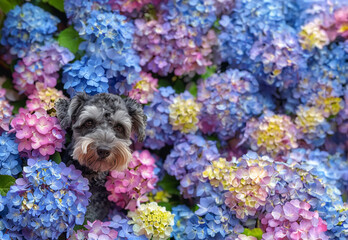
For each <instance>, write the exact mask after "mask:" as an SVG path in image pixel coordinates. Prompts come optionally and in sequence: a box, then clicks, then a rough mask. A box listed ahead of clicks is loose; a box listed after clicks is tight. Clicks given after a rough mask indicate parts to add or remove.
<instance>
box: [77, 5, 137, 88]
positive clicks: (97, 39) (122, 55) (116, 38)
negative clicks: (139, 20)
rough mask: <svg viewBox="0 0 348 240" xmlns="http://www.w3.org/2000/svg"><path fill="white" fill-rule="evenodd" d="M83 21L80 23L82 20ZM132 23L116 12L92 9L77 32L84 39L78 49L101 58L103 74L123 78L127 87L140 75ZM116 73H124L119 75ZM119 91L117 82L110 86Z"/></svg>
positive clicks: (108, 76)
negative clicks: (133, 43) (134, 47)
mask: <svg viewBox="0 0 348 240" xmlns="http://www.w3.org/2000/svg"><path fill="white" fill-rule="evenodd" d="M81 23H83V22H81ZM133 32H134V25H133V24H132V23H131V22H129V21H127V18H126V17H125V16H123V15H120V14H118V13H117V12H112V13H111V12H102V11H92V12H91V15H90V16H89V18H88V19H87V21H86V23H83V24H82V27H81V29H80V31H79V34H80V36H81V37H82V38H83V39H85V40H86V41H85V42H82V43H81V44H80V47H79V48H80V49H81V50H85V51H86V54H87V55H90V56H95V57H98V58H101V59H102V62H103V68H104V69H105V76H106V77H107V78H108V79H110V78H113V77H114V78H117V80H123V81H124V80H126V83H127V84H128V86H129V88H130V87H131V84H132V83H133V82H134V81H135V80H137V79H138V78H139V72H140V70H141V69H140V66H139V61H140V59H139V56H138V55H137V54H136V52H135V51H134V49H133V48H132V42H133ZM119 76H123V79H122V78H119ZM111 87H113V88H114V89H115V91H116V92H117V93H118V94H125V93H126V92H124V91H120V90H119V88H118V86H117V85H112V86H111Z"/></svg>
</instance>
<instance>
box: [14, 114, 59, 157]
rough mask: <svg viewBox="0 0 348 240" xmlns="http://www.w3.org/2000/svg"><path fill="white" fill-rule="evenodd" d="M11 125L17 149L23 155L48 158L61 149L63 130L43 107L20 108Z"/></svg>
mask: <svg viewBox="0 0 348 240" xmlns="http://www.w3.org/2000/svg"><path fill="white" fill-rule="evenodd" d="M11 126H12V127H13V129H12V130H11V131H14V132H15V133H16V142H17V143H18V151H19V152H20V154H21V156H23V157H39V158H40V157H43V158H45V159H48V158H49V156H50V155H53V154H54V152H55V151H58V152H61V151H62V148H63V144H64V142H65V132H64V131H63V130H62V128H61V126H60V125H59V123H58V119H57V118H55V117H50V116H49V115H48V114H47V112H46V110H45V109H43V108H40V109H38V110H36V111H35V112H30V111H29V110H28V109H24V108H20V109H19V113H18V114H17V115H16V116H15V118H14V119H13V120H12V122H11Z"/></svg>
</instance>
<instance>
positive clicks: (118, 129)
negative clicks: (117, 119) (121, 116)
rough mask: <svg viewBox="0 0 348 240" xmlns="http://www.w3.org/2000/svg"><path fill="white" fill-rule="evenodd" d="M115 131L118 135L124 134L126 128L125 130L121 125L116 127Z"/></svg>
mask: <svg viewBox="0 0 348 240" xmlns="http://www.w3.org/2000/svg"><path fill="white" fill-rule="evenodd" d="M115 130H116V132H118V133H124V128H123V126H122V125H121V124H117V125H116V126H115Z"/></svg>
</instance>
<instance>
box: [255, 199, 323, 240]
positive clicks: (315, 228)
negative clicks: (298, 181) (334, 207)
mask: <svg viewBox="0 0 348 240" xmlns="http://www.w3.org/2000/svg"><path fill="white" fill-rule="evenodd" d="M310 208H311V205H310V204H308V203H306V202H301V201H299V200H292V201H290V202H286V203H285V204H284V205H283V206H281V205H277V206H275V208H274V209H273V211H272V212H271V213H267V214H266V216H265V217H263V218H262V219H261V223H262V226H263V228H264V229H265V233H264V234H263V235H262V239H265V240H271V239H275V240H278V239H279V240H280V239H284V238H287V239H323V240H324V239H329V238H328V237H327V236H326V235H325V232H326V230H327V228H326V223H325V221H323V220H322V219H321V218H320V217H319V215H318V212H312V211H310V210H309V209H310Z"/></svg>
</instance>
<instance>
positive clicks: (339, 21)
mask: <svg viewBox="0 0 348 240" xmlns="http://www.w3.org/2000/svg"><path fill="white" fill-rule="evenodd" d="M335 22H336V28H337V33H338V34H339V35H341V36H342V37H344V38H345V39H348V6H345V7H342V8H340V9H338V10H336V11H335Z"/></svg>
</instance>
